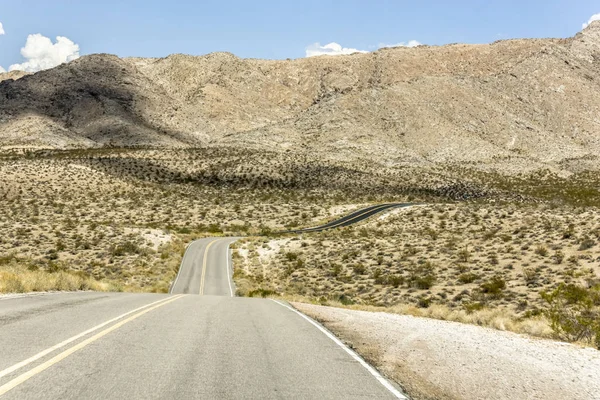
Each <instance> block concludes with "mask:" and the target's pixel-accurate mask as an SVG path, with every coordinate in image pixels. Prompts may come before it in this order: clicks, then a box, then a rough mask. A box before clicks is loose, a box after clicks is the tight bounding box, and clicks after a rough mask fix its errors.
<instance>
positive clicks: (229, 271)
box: [227, 243, 233, 297]
mask: <svg viewBox="0 0 600 400" xmlns="http://www.w3.org/2000/svg"><path fill="white" fill-rule="evenodd" d="M230 247H231V243H228V244H227V282H229V296H230V297H233V287H232V286H231V280H232V279H233V269H232V268H231V260H230V258H231V257H230V256H231V253H230V251H231V249H230Z"/></svg>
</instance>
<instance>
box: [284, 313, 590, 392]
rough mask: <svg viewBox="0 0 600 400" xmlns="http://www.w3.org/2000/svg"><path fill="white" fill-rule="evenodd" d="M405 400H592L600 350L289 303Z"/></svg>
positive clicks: (413, 319) (453, 324) (449, 324)
mask: <svg viewBox="0 0 600 400" xmlns="http://www.w3.org/2000/svg"><path fill="white" fill-rule="evenodd" d="M293 306H294V307H296V308H297V309H298V310H300V311H301V312H303V313H305V314H307V315H308V316H310V317H312V318H314V319H316V320H317V321H319V322H321V323H322V324H323V325H324V326H326V327H327V328H328V329H329V330H331V331H332V332H333V333H335V334H336V335H337V336H338V337H339V338H340V339H342V340H343V341H344V342H346V343H348V344H349V345H350V346H351V347H352V348H354V349H355V350H356V351H357V352H358V353H359V354H361V355H362V356H363V357H364V358H365V359H367V360H368V361H369V362H371V363H372V364H374V365H375V366H376V367H378V369H379V370H380V371H382V372H383V373H384V374H386V375H387V376H388V377H390V378H392V379H393V380H395V381H399V382H402V383H403V384H404V385H405V389H406V391H407V392H408V394H409V396H410V397H411V398H413V399H480V398H486V399H506V398H529V399H548V398H561V399H598V397H597V396H598V393H600V352H598V351H597V350H594V349H591V348H579V347H577V346H574V345H570V344H565V343H560V342H554V341H548V340H538V339H531V338H528V337H525V336H522V335H517V334H514V333H510V332H501V331H496V330H492V329H488V328H482V327H478V326H472V325H466V324H460V323H456V322H448V321H438V320H431V319H426V318H417V317H411V316H405V315H395V314H387V313H373V312H366V311H355V310H345V309H338V308H333V307H323V306H316V305H309V304H302V303H293Z"/></svg>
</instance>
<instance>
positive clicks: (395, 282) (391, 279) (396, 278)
mask: <svg viewBox="0 0 600 400" xmlns="http://www.w3.org/2000/svg"><path fill="white" fill-rule="evenodd" d="M387 281H388V284H389V285H391V286H393V287H395V288H397V287H398V286H400V285H402V284H403V283H404V277H403V276H402V275H390V276H388V279H387Z"/></svg>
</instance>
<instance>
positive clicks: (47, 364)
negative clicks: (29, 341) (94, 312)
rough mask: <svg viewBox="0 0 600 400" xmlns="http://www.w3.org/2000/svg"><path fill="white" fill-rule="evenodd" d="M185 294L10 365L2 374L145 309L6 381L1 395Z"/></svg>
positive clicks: (144, 307)
mask: <svg viewBox="0 0 600 400" xmlns="http://www.w3.org/2000/svg"><path fill="white" fill-rule="evenodd" d="M184 296H185V295H184V294H180V295H177V296H173V297H168V298H167V299H164V300H159V301H157V302H154V303H150V304H148V305H146V306H143V307H140V308H138V309H136V310H134V311H130V312H128V313H125V314H123V315H121V316H119V317H117V318H113V319H112V320H110V321H107V322H105V323H103V324H100V325H98V326H96V327H95V328H92V329H90V330H87V331H85V332H83V333H82V334H79V335H76V336H74V337H72V338H70V339H67V340H65V341H64V342H61V343H59V344H58V345H56V346H53V347H51V348H49V349H47V350H45V351H42V352H41V353H38V354H36V355H35V356H33V357H30V358H29V359H27V360H25V361H22V362H20V363H18V364H15V365H14V366H13V367H10V368H8V369H6V370H4V371H2V374H1V376H4V375H7V374H9V373H12V372H14V371H16V370H17V369H19V368H22V367H24V366H25V365H27V364H30V363H31V362H33V361H36V360H37V359H39V358H42V357H43V356H45V355H47V354H49V353H51V352H52V351H55V350H57V349H58V348H61V347H64V346H65V345H67V344H68V343H71V342H73V341H75V340H76V339H79V338H81V337H82V336H85V335H86V334H89V333H91V332H92V331H95V330H98V329H100V328H101V327H103V326H106V325H107V324H109V323H111V322H114V321H115V320H118V319H120V318H123V317H124V316H127V315H129V314H131V313H132V312H135V311H138V310H140V309H143V310H142V311H140V312H138V313H137V314H133V315H131V316H130V317H128V318H127V319H124V320H122V321H120V322H118V323H116V324H114V325H111V326H110V327H109V328H106V329H104V330H103V331H100V332H98V333H97V334H95V335H94V336H91V337H89V338H88V339H86V340H84V341H82V342H80V343H78V344H76V345H75V346H73V347H70V348H68V349H67V350H65V351H63V352H62V353H59V354H57V355H56V356H54V357H52V358H51V359H49V360H48V361H46V362H44V363H42V364H40V365H38V366H37V367H35V368H32V369H30V370H29V371H27V372H25V373H23V374H21V375H19V376H17V377H16V378H14V379H12V380H10V381H9V382H7V383H5V384H4V385H2V386H0V396H2V395H4V394H6V393H7V392H8V391H10V390H12V389H14V388H15V387H17V386H19V385H20V384H22V383H23V382H25V381H27V380H28V379H30V378H32V377H34V376H35V375H37V374H39V373H40V372H42V371H45V370H46V369H48V368H50V367H51V366H53V365H54V364H57V363H58V362H60V361H62V360H64V359H65V358H67V357H68V356H70V355H71V354H73V353H75V352H77V351H79V350H81V349H83V348H84V347H86V346H87V345H89V344H91V343H93V342H95V341H96V340H98V339H100V338H102V337H103V336H106V335H108V334H109V333H111V332H113V331H115V330H117V329H119V328H120V327H122V326H123V325H125V324H127V323H129V322H131V321H133V320H135V319H137V318H139V317H141V316H142V315H144V314H147V313H149V312H150V311H153V310H156V309H157V308H160V307H162V306H165V305H167V304H169V303H172V302H174V301H176V300H179V299H180V298H182V297H184Z"/></svg>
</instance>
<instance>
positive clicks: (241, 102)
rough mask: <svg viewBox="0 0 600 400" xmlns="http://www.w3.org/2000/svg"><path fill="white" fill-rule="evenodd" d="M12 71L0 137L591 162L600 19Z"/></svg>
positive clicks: (568, 164)
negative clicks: (544, 31)
mask: <svg viewBox="0 0 600 400" xmlns="http://www.w3.org/2000/svg"><path fill="white" fill-rule="evenodd" d="M13 75H14V73H13ZM21 76H22V74H20V75H15V76H10V75H8V76H7V74H0V146H2V147H15V146H16V147H51V148H71V147H99V146H115V147H123V146H142V147H190V146H193V147H197V146H207V145H211V146H235V147H238V146H239V147H251V148H257V149H269V150H272V151H276V152H280V151H291V152H298V153H310V154H320V155H322V156H323V157H327V158H332V159H340V160H341V159H354V158H363V159H375V158H376V159H377V160H380V161H381V162H383V163H384V164H386V165H388V166H394V165H407V164H412V165H415V164H423V165H425V164H429V165H430V164H432V163H474V164H476V165H478V166H480V167H481V166H483V167H485V168H488V167H491V168H496V167H500V166H501V167H502V168H501V169H502V170H505V171H509V170H511V169H518V170H523V168H539V167H543V168H547V167H548V168H551V169H559V170H580V169H590V168H593V169H595V168H598V167H600V161H599V160H600V159H599V158H598V155H600V95H599V93H600V22H595V23H592V24H591V25H590V26H589V27H588V28H587V29H585V30H584V31H583V32H581V33H579V34H577V35H576V36H575V37H573V38H569V39H543V40H538V39H536V40H528V39H522V40H509V41H500V42H496V43H493V44H489V45H463V44H453V45H447V46H442V47H432V46H420V47H418V48H393V49H382V50H379V51H376V52H374V53H368V54H354V55H349V56H339V57H327V56H325V57H315V58H305V59H297V60H281V61H268V60H255V59H240V58H237V57H235V56H234V55H232V54H228V53H214V54H209V55H206V56H201V57H192V56H185V55H172V56H169V57H167V58H162V59H141V58H129V59H120V58H118V57H115V56H111V55H104V54H100V55H91V56H86V57H82V58H80V59H78V60H76V61H73V62H71V63H69V64H65V65H61V66H59V67H57V68H54V69H52V70H47V71H43V72H39V73H36V74H34V75H25V76H22V77H21Z"/></svg>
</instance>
